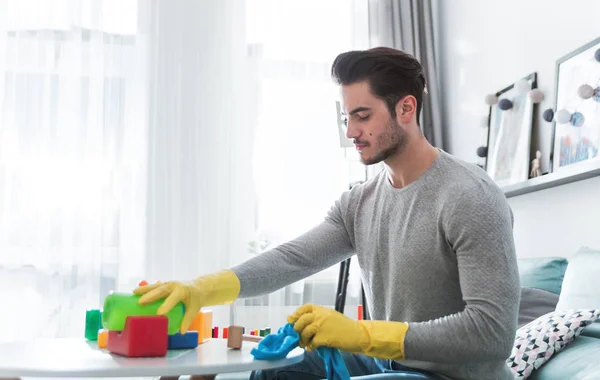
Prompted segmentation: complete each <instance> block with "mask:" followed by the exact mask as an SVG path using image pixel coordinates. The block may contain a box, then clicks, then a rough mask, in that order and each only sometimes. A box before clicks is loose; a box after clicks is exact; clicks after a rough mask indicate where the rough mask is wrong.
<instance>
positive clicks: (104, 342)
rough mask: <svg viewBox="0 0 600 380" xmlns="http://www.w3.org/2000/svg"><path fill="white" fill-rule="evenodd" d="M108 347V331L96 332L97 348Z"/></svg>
mask: <svg viewBox="0 0 600 380" xmlns="http://www.w3.org/2000/svg"><path fill="white" fill-rule="evenodd" d="M106 346H108V330H104V329H100V330H98V348H106Z"/></svg>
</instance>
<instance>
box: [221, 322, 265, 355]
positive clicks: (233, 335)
mask: <svg viewBox="0 0 600 380" xmlns="http://www.w3.org/2000/svg"><path fill="white" fill-rule="evenodd" d="M228 330H229V335H228V337H227V347H228V348H233V349H240V348H242V342H243V341H247V342H260V341H261V340H262V339H263V337H262V336H255V335H246V334H244V329H243V327H241V326H229V329H228ZM253 332H254V331H253Z"/></svg>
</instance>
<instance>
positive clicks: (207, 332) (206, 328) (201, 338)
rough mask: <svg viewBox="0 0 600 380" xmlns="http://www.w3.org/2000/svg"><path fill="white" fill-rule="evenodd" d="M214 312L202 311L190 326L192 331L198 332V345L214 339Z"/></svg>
mask: <svg viewBox="0 0 600 380" xmlns="http://www.w3.org/2000/svg"><path fill="white" fill-rule="evenodd" d="M212 321H213V313H212V310H200V311H199V312H198V314H196V316H195V317H194V319H193V320H192V323H191V324H190V328H189V329H190V330H194V331H198V344H202V343H204V342H206V341H208V340H209V339H210V338H212V337H213V331H212V323H213V322H212Z"/></svg>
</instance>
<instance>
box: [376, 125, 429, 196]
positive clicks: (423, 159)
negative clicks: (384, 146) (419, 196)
mask: <svg viewBox="0 0 600 380" xmlns="http://www.w3.org/2000/svg"><path fill="white" fill-rule="evenodd" d="M413 139H414V140H413V141H408V142H407V144H406V146H405V147H404V149H402V151H400V152H398V153H397V154H395V155H393V156H392V157H389V158H388V159H387V160H385V162H384V163H385V168H386V171H387V176H388V180H389V181H390V183H391V184H392V186H393V187H395V188H398V189H399V188H402V187H405V186H407V185H408V184H410V183H412V182H414V181H416V180H417V179H418V178H419V177H420V176H422V175H423V174H424V173H425V172H426V171H427V169H429V167H430V166H431V165H432V164H433V162H434V161H435V159H436V158H437V156H438V155H439V154H440V150H439V149H437V148H435V147H433V146H432V145H431V144H429V142H428V141H427V139H425V138H424V137H423V136H419V137H413Z"/></svg>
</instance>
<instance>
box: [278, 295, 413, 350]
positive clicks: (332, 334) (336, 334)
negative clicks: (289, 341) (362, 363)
mask: <svg viewBox="0 0 600 380" xmlns="http://www.w3.org/2000/svg"><path fill="white" fill-rule="evenodd" d="M288 322H289V323H291V324H293V325H294V330H296V332H298V334H300V346H301V347H303V348H306V349H307V350H308V351H312V350H315V349H317V348H319V347H322V346H323V347H331V348H337V349H339V350H342V351H346V352H351V353H362V354H365V355H368V356H372V357H376V358H382V359H395V360H401V359H404V337H405V335H406V331H407V330H408V324H407V323H405V322H392V321H356V320H353V319H350V318H348V317H346V316H345V315H343V314H341V313H339V312H337V311H335V310H333V309H329V308H325V307H321V306H317V305H312V304H306V305H303V306H301V307H300V308H298V309H297V310H296V311H295V312H294V314H292V315H290V316H289V317H288Z"/></svg>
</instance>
